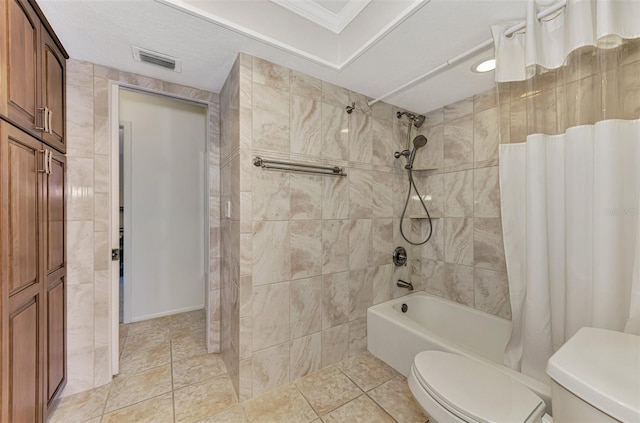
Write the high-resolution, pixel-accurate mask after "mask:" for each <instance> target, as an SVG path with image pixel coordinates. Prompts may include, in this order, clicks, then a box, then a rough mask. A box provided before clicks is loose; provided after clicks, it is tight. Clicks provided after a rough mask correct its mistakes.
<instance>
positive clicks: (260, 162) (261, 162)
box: [253, 157, 347, 176]
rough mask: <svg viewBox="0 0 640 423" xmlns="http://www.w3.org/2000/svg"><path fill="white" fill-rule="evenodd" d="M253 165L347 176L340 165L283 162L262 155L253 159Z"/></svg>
mask: <svg viewBox="0 0 640 423" xmlns="http://www.w3.org/2000/svg"><path fill="white" fill-rule="evenodd" d="M253 165H254V166H256V167H261V168H263V169H273V170H284V171H288V172H302V173H314V174H317V175H329V176H347V174H346V173H345V172H344V169H343V168H341V167H339V166H316V165H310V164H303V163H294V162H283V161H279V160H268V159H263V158H262V157H256V158H254V159H253Z"/></svg>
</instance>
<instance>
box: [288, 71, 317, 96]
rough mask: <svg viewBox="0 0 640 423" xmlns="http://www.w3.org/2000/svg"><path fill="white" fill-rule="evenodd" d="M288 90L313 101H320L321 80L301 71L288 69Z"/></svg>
mask: <svg viewBox="0 0 640 423" xmlns="http://www.w3.org/2000/svg"><path fill="white" fill-rule="evenodd" d="M289 78H290V85H289V88H290V91H291V94H293V95H300V96H302V97H307V98H310V99H311V100H314V101H322V81H321V80H319V79H317V78H314V77H312V76H309V75H306V74H304V73H302V72H298V71H294V70H291V71H290V75H289Z"/></svg>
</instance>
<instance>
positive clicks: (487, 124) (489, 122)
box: [473, 108, 500, 162]
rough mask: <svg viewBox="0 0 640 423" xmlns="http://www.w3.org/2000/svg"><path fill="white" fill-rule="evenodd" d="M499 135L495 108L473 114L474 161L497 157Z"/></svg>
mask: <svg viewBox="0 0 640 423" xmlns="http://www.w3.org/2000/svg"><path fill="white" fill-rule="evenodd" d="M499 135H500V130H499V122H498V109H497V108H493V109H488V110H484V111H482V112H479V113H476V114H475V116H474V118H473V150H474V152H473V154H474V160H475V161H476V162H479V161H483V160H490V159H497V158H498V141H499V140H498V138H499Z"/></svg>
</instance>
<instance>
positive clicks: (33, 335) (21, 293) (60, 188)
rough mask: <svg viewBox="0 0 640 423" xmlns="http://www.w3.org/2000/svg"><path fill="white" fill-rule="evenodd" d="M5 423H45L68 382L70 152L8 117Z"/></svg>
mask: <svg viewBox="0 0 640 423" xmlns="http://www.w3.org/2000/svg"><path fill="white" fill-rule="evenodd" d="M0 169H1V170H2V171H1V172H2V173H0V196H1V201H2V208H0V227H1V228H2V231H0V246H1V252H0V264H1V269H2V270H1V271H0V272H1V273H0V276H1V278H0V279H1V282H2V310H1V311H2V312H1V313H0V321H1V327H2V373H1V375H2V376H1V381H2V408H1V409H0V410H1V411H0V412H1V414H0V421H2V422H5V421H6V422H43V421H44V418H45V417H46V407H47V405H48V403H49V402H50V401H51V399H53V398H54V396H55V395H56V394H57V393H58V392H59V391H60V389H61V387H62V386H63V385H64V382H65V380H66V361H65V358H66V357H65V355H66V350H65V348H66V347H65V345H66V343H65V327H66V321H65V314H66V313H65V305H66V304H65V295H66V292H65V289H66V284H65V277H66V274H65V254H64V251H65V248H64V247H65V215H64V193H65V185H64V184H65V157H64V156H63V155H61V154H59V153H54V152H53V151H52V150H51V149H50V148H49V147H48V146H47V145H45V144H44V143H42V142H41V141H39V140H38V139H36V138H34V137H32V136H31V135H29V134H27V133H26V132H24V131H22V130H20V129H19V128H17V127H15V126H13V125H11V124H9V123H8V122H4V121H0Z"/></svg>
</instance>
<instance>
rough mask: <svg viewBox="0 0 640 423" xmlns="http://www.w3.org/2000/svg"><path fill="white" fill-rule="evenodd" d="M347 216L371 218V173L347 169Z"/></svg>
mask: <svg viewBox="0 0 640 423" xmlns="http://www.w3.org/2000/svg"><path fill="white" fill-rule="evenodd" d="M347 178H349V217H350V218H351V219H371V217H372V216H373V186H372V184H373V173H372V172H371V171H368V170H362V169H354V168H351V169H349V175H348V176H347Z"/></svg>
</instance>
